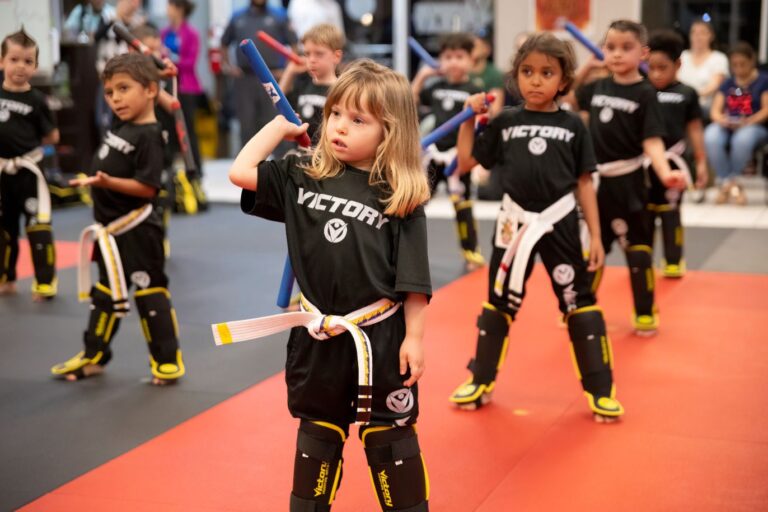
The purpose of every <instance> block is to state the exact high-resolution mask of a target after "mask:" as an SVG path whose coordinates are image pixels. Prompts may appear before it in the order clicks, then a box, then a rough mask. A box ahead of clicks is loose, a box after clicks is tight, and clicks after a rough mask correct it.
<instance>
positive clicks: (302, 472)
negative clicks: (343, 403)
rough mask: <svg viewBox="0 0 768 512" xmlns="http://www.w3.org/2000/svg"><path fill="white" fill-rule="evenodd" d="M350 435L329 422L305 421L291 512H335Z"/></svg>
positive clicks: (298, 451)
mask: <svg viewBox="0 0 768 512" xmlns="http://www.w3.org/2000/svg"><path fill="white" fill-rule="evenodd" d="M346 439H347V433H346V432H345V431H344V430H343V429H342V428H341V427H339V426H337V425H333V424H331V423H325V422H314V421H308V420H301V424H300V425H299V434H298V436H297V439H296V459H295V462H294V465H293V490H292V491H291V504H290V511H291V512H325V511H329V510H331V504H332V503H333V500H334V498H335V497H336V491H337V490H338V488H339V484H340V483H341V472H342V464H343V460H344V459H342V456H341V455H342V452H343V450H344V441H346Z"/></svg>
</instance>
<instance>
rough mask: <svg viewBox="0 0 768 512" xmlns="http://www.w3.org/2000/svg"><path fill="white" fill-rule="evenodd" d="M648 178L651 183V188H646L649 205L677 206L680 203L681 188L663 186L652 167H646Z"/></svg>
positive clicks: (681, 197) (681, 196)
mask: <svg viewBox="0 0 768 512" xmlns="http://www.w3.org/2000/svg"><path fill="white" fill-rule="evenodd" d="M670 164H672V162H670ZM674 168H675V167H674V166H673V169H674ZM648 180H649V181H650V183H651V188H650V189H649V190H648V203H649V204H650V205H652V206H671V207H673V208H677V207H678V206H679V205H680V202H681V201H682V200H683V191H682V190H677V189H674V188H667V187H665V186H664V184H663V183H662V182H661V180H660V179H659V177H658V176H657V175H656V173H655V172H654V171H653V169H648Z"/></svg>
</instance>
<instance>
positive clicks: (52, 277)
mask: <svg viewBox="0 0 768 512" xmlns="http://www.w3.org/2000/svg"><path fill="white" fill-rule="evenodd" d="M27 239H28V240H29V249H30V251H31V253H32V266H33V267H34V269H35V279H34V281H33V282H32V293H36V294H37V295H40V296H42V297H47V298H51V297H54V296H55V295H56V248H55V246H54V245H53V231H52V230H51V225H50V224H34V225H29V226H27Z"/></svg>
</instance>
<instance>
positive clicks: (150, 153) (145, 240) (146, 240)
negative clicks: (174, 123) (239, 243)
mask: <svg viewBox="0 0 768 512" xmlns="http://www.w3.org/2000/svg"><path fill="white" fill-rule="evenodd" d="M103 80H104V94H105V96H106V99H107V102H108V103H109V106H110V108H111V109H112V110H113V112H114V113H115V117H116V120H115V122H114V124H113V126H112V129H111V130H110V131H108V132H107V134H106V136H105V138H104V143H103V144H102V146H101V148H100V149H99V151H98V152H97V154H96V155H95V156H94V160H93V165H92V171H93V175H92V176H90V177H88V178H82V179H77V180H72V182H71V184H72V185H78V186H84V185H90V186H91V187H93V191H92V197H93V213H94V217H95V220H96V224H93V225H92V226H89V227H87V228H86V229H85V230H84V232H83V234H82V235H81V241H87V240H89V239H91V240H94V241H95V242H98V244H95V247H94V251H93V259H94V260H95V261H96V262H97V264H98V267H99V282H97V283H96V285H95V286H93V287H92V288H90V290H88V288H89V286H90V277H89V276H88V270H89V265H90V262H89V261H88V260H81V261H80V273H79V275H78V277H79V279H78V292H79V294H80V298H81V299H84V298H87V297H89V296H90V299H91V312H90V318H89V321H88V328H87V329H86V331H85V333H84V336H83V338H84V339H83V341H84V344H85V349H84V350H83V351H82V352H80V353H78V354H77V355H76V356H74V357H72V358H71V359H69V360H67V361H65V362H63V363H60V364H57V365H56V366H54V367H53V368H51V372H52V373H53V374H54V375H56V376H60V377H64V378H66V379H67V380H70V381H74V380H78V379H81V378H85V377H89V376H92V375H96V374H99V373H101V372H102V371H103V368H104V366H105V365H106V364H107V363H108V362H109V360H110V359H111V357H112V351H111V346H110V342H111V340H112V338H113V337H114V334H115V332H116V331H117V328H118V326H119V323H120V318H122V317H124V316H125V315H126V314H127V313H128V309H129V304H128V288H129V287H130V286H132V285H135V286H136V288H137V291H136V293H135V294H134V299H135V301H136V308H137V309H138V313H139V317H140V319H141V325H142V330H143V331H144V336H145V338H146V340H147V343H148V347H149V354H150V356H149V361H150V367H151V371H152V383H153V384H155V385H163V384H169V383H173V382H175V381H176V380H177V379H179V378H180V377H181V376H182V375H184V373H185V370H184V363H183V361H182V357H181V350H180V349H179V342H178V325H177V323H176V313H175V311H174V309H173V306H172V305H171V294H170V292H169V291H168V288H167V287H168V277H167V276H166V274H165V268H164V267H165V256H164V252H163V224H162V220H161V219H160V215H159V212H158V211H157V209H156V208H154V205H153V203H154V201H155V198H156V196H157V193H158V190H159V189H160V187H161V172H162V169H163V138H162V135H161V128H160V125H159V123H158V122H157V119H156V117H155V101H156V99H157V95H158V81H159V76H158V71H157V69H156V68H155V66H154V64H153V63H152V62H151V61H150V59H148V58H147V57H145V56H143V55H139V54H136V53H129V54H125V55H119V56H117V57H114V58H113V59H111V60H110V61H109V62H108V63H107V65H106V67H105V68H104V73H103ZM82 252H83V251H82V250H81V254H82Z"/></svg>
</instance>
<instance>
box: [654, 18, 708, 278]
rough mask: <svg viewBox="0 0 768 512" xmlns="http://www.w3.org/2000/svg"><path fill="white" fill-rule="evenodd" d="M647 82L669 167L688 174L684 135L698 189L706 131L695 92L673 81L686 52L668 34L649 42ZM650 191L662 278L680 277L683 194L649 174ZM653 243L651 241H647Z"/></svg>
mask: <svg viewBox="0 0 768 512" xmlns="http://www.w3.org/2000/svg"><path fill="white" fill-rule="evenodd" d="M648 47H649V49H650V54H649V57H648V80H650V82H651V83H652V84H653V86H654V87H655V88H656V89H657V93H656V97H657V98H658V100H659V104H660V105H661V107H662V108H661V113H662V116H663V118H664V127H665V129H666V135H665V136H664V147H666V149H667V158H668V159H669V162H670V165H672V166H673V167H675V168H677V169H681V170H682V171H683V172H686V173H690V168H689V166H688V156H689V154H688V152H687V151H686V149H687V148H686V135H687V138H688V142H690V144H691V146H692V149H693V156H694V158H695V160H696V186H697V187H698V188H703V187H704V186H705V185H706V183H707V155H706V153H705V151H704V131H703V128H702V121H701V119H702V114H701V107H700V106H699V95H698V94H697V93H696V90H695V89H693V88H692V87H689V86H687V85H685V84H682V83H680V82H678V81H677V79H676V75H677V70H678V69H680V55H681V54H682V52H683V49H684V48H685V43H684V42H683V38H682V37H680V35H678V34H677V33H676V32H673V31H671V30H661V31H658V32H656V33H655V34H653V35H652V36H651V39H650V40H649V41H648ZM649 174H650V176H649V177H650V179H651V190H650V197H649V204H648V208H649V210H650V212H651V215H650V218H649V219H648V220H649V222H650V223H651V233H654V232H655V230H656V218H657V217H659V218H660V219H661V234H662V240H663V242H664V261H663V266H662V273H663V275H664V277H683V275H684V274H685V259H684V258H683V226H682V225H681V223H680V202H681V201H682V194H683V193H682V192H681V191H679V190H676V189H668V188H667V187H665V186H664V185H663V184H662V183H661V181H659V178H658V177H657V176H656V173H653V172H651V173H649ZM651 240H652V241H653V238H651Z"/></svg>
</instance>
